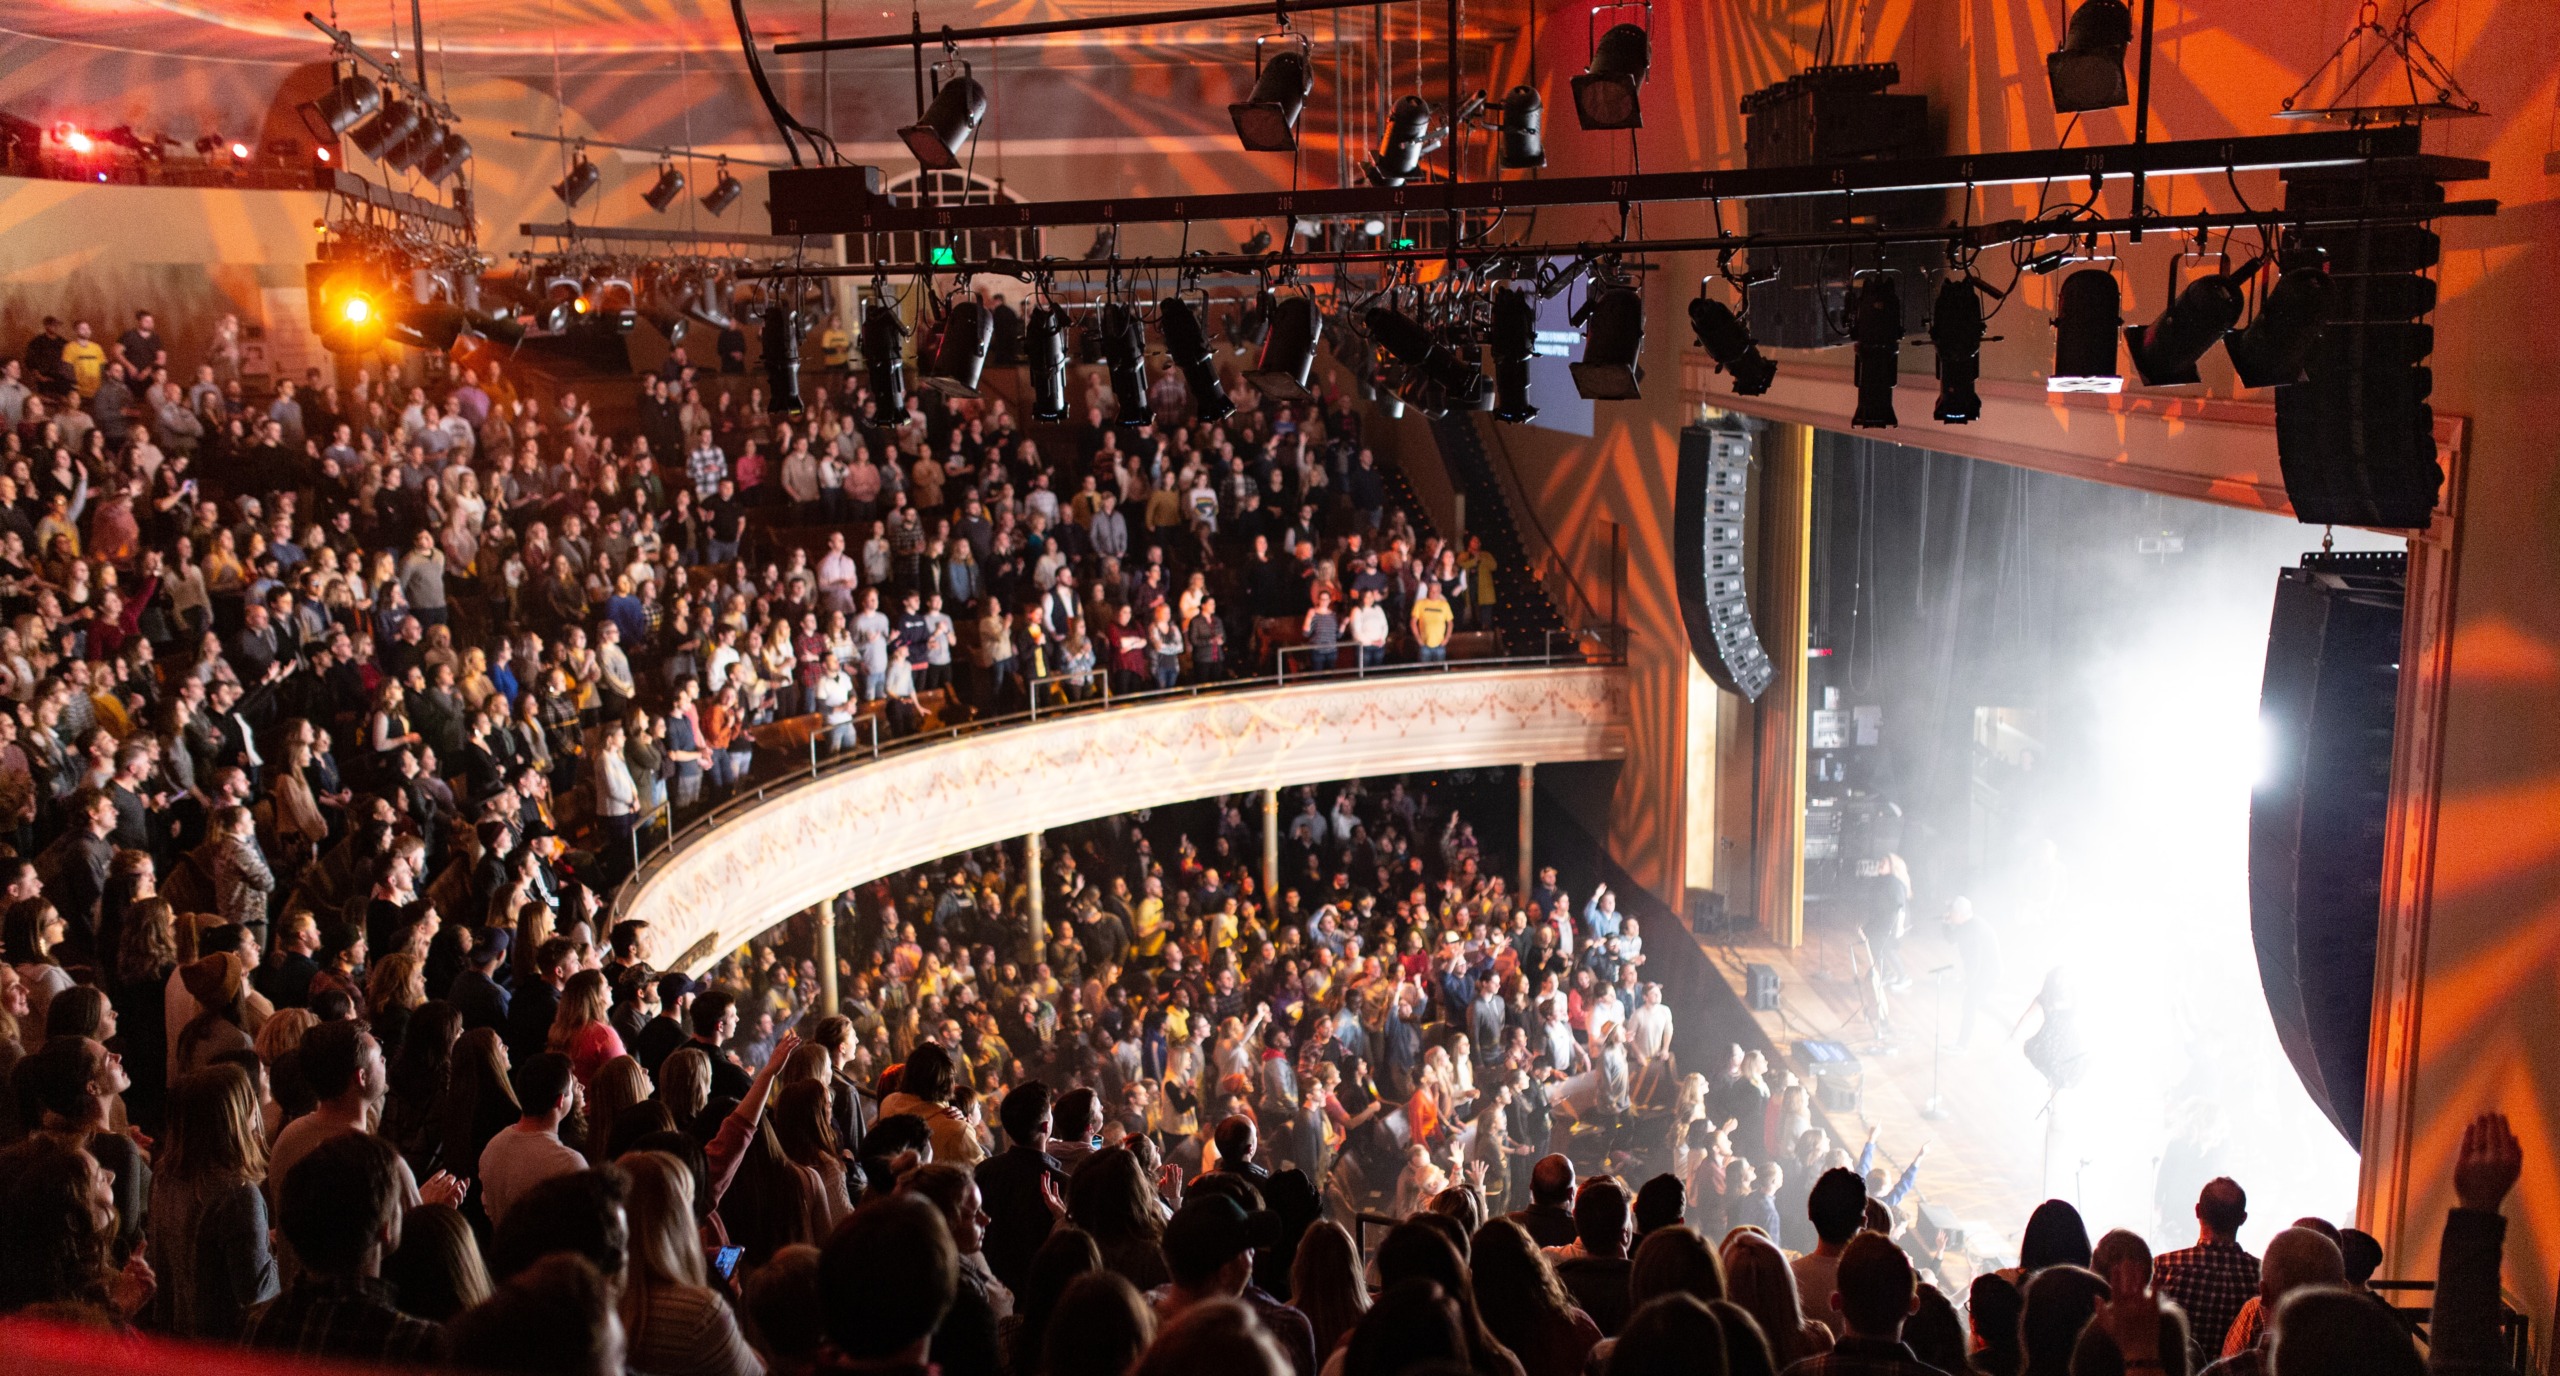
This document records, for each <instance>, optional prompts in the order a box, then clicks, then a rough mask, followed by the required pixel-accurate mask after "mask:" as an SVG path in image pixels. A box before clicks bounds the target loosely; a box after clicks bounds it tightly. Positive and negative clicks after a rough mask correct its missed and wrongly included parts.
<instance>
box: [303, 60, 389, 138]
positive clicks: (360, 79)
mask: <svg viewBox="0 0 2560 1376" xmlns="http://www.w3.org/2000/svg"><path fill="white" fill-rule="evenodd" d="M311 108H312V110H313V112H314V113H316V114H318V115H319V116H320V122H321V123H323V124H325V125H327V126H329V132H330V133H332V134H343V133H345V132H347V131H348V130H350V129H353V128H355V127H356V126H357V125H358V124H361V123H363V122H364V121H365V120H367V119H369V118H371V117H372V115H373V113H374V112H375V111H377V110H379V109H381V108H382V88H381V87H379V86H376V85H374V84H373V78H371V77H368V76H366V75H365V74H364V73H362V72H358V71H352V70H351V71H349V72H348V73H347V74H346V75H345V76H342V77H340V78H338V80H337V83H336V84H335V85H332V86H331V87H330V88H329V89H328V90H326V91H323V92H321V93H320V98H319V99H318V100H315V101H313V102H311Z"/></svg>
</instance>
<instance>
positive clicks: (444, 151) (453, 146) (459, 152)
mask: <svg viewBox="0 0 2560 1376" xmlns="http://www.w3.org/2000/svg"><path fill="white" fill-rule="evenodd" d="M470 158H471V140H469V139H466V138H464V137H463V136H462V135H461V133H460V132H458V131H456V130H452V129H447V130H444V131H443V132H442V136H441V137H439V138H438V139H436V141H435V142H434V143H433V144H432V145H430V146H429V147H428V149H427V153H426V156H425V157H422V158H420V159H418V175H419V176H421V177H424V178H426V179H427V184H428V185H430V186H442V185H444V184H445V182H446V180H447V179H449V178H451V177H452V176H453V174H454V173H456V172H459V171H461V170H462V164H463V163H465V162H467V161H469V160H470Z"/></svg>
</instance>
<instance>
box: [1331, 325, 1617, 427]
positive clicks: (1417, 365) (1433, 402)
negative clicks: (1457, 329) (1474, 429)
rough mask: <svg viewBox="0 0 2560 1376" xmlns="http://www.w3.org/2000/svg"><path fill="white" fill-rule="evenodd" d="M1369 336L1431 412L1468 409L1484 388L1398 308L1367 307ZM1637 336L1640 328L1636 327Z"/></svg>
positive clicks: (1477, 373) (1472, 371) (1475, 372)
mask: <svg viewBox="0 0 2560 1376" xmlns="http://www.w3.org/2000/svg"><path fill="white" fill-rule="evenodd" d="M1362 323H1363V324H1365V325H1366V326H1367V327H1368V330H1369V337H1370V338H1371V339H1374V340H1376V341H1377V342H1378V346H1379V347H1380V348H1383V349H1385V350H1386V351H1387V353H1388V354H1389V355H1391V356H1392V357H1393V358H1394V359H1395V361H1396V362H1397V363H1399V364H1402V365H1403V366H1404V369H1405V371H1406V372H1407V373H1409V374H1411V375H1412V378H1413V380H1414V381H1415V382H1416V383H1417V384H1419V385H1418V386H1417V387H1416V388H1415V389H1414V392H1413V394H1411V395H1410V397H1409V399H1411V400H1413V401H1416V402H1419V403H1421V404H1422V406H1423V409H1424V410H1427V411H1431V412H1434V413H1435V414H1436V413H1438V412H1441V411H1448V410H1472V409H1474V407H1475V404H1476V398H1477V396H1478V395H1479V394H1481V393H1482V392H1483V390H1484V373H1483V372H1482V370H1480V369H1478V368H1477V367H1476V366H1475V365H1474V364H1473V363H1470V362H1468V361H1467V359H1466V358H1465V357H1464V356H1462V355H1461V354H1459V352H1458V351H1457V350H1455V349H1452V348H1450V347H1449V346H1448V345H1447V344H1445V343H1443V342H1441V340H1440V339H1439V338H1438V337H1437V336H1436V335H1434V334H1433V333H1432V332H1431V330H1430V329H1429V327H1427V326H1425V325H1423V324H1422V323H1421V322H1420V321H1417V320H1415V319H1414V318H1413V317H1412V316H1409V315H1406V314H1405V313H1404V312H1402V311H1395V310H1389V309H1388V308H1386V307H1384V306H1371V307H1370V308H1369V313H1368V314H1367V315H1366V316H1363V317H1362ZM1637 333H1638V335H1639V337H1641V335H1642V333H1643V327H1642V325H1641V324H1639V325H1638V327H1637Z"/></svg>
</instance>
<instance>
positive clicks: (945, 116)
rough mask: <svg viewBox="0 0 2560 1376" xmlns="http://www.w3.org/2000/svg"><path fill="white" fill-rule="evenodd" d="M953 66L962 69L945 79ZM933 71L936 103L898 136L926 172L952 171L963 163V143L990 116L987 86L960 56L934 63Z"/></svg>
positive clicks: (934, 100) (899, 132) (929, 106)
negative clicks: (946, 71) (944, 76)
mask: <svg viewBox="0 0 2560 1376" xmlns="http://www.w3.org/2000/svg"><path fill="white" fill-rule="evenodd" d="M953 67H957V68H959V74H958V75H957V76H954V77H951V78H950V79H948V80H945V79H943V75H942V74H943V72H944V71H945V70H947V69H949V68H953ZM933 71H934V91H933V103H932V104H930V105H928V106H926V107H925V111H924V118H923V119H920V120H918V121H916V122H915V123H913V124H910V125H908V126H907V127H906V128H904V129H901V130H899V131H898V136H899V137H900V138H903V139H905V140H906V141H907V148H908V150H909V151H911V152H913V153H914V154H915V155H916V162H917V164H918V165H920V166H922V167H924V168H925V169H926V170H927V171H932V172H950V171H955V170H957V169H958V168H959V166H960V148H961V146H962V145H963V144H966V143H967V142H968V141H969V138H970V136H971V135H973V134H975V133H977V132H978V122H979V121H980V120H983V119H985V118H986V117H987V88H986V87H984V86H981V85H979V84H978V79H977V78H976V77H975V76H973V75H971V74H970V69H969V64H968V63H966V62H963V61H961V60H960V59H959V58H957V57H946V58H945V59H944V60H943V61H941V62H937V63H935V64H934V68H933Z"/></svg>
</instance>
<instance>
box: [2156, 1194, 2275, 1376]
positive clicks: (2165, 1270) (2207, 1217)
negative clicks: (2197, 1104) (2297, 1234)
mask: <svg viewBox="0 0 2560 1376" xmlns="http://www.w3.org/2000/svg"><path fill="white" fill-rule="evenodd" d="M2248 1220H2249V1196H2248V1193H2247V1192H2246V1191H2244V1190H2242V1189H2241V1188H2240V1184H2239V1182H2238V1181H2236V1180H2233V1179H2231V1178H2230V1177H2228V1176H2219V1177H2216V1178H2214V1179H2212V1180H2209V1181H2207V1182H2205V1187H2204V1190H2203V1191H2202V1192H2201V1193H2199V1194H2198V1195H2197V1196H2196V1227H2197V1232H2198V1236H2197V1238H2196V1245H2195V1246H2193V1247H2188V1248H2183V1249H2181V1250H2179V1251H2175V1252H2166V1253H2163V1254H2162V1255H2161V1256H2160V1258H2159V1259H2158V1260H2157V1261H2155V1262H2153V1263H2152V1276H2153V1278H2154V1279H2153V1284H2154V1285H2155V1286H2156V1287H2157V1288H2158V1289H2159V1291H2160V1293H2161V1294H2163V1295H2166V1296H2168V1297H2169V1298H2171V1299H2173V1300H2176V1301H2177V1302H2178V1307H2179V1308H2181V1309H2184V1310H2186V1311H2187V1343H2188V1347H2189V1348H2190V1353H2189V1365H2190V1367H2191V1369H2195V1368H2201V1367H2203V1365H2204V1364H2205V1363H2206V1362H2209V1361H2212V1360H2213V1359H2214V1358H2216V1357H2219V1356H2221V1355H2222V1339H2223V1335H2225V1334H2227V1333H2229V1332H2230V1331H2231V1322H2232V1320H2234V1319H2236V1318H2238V1317H2240V1310H2241V1307H2242V1306H2244V1305H2246V1304H2247V1303H2248V1302H2249V1297H2250V1296H2252V1295H2255V1294H2257V1293H2258V1259H2257V1258H2256V1257H2253V1256H2251V1255H2249V1254H2248V1253H2247V1252H2245V1251H2243V1250H2241V1247H2240V1243H2239V1241H2238V1239H2239V1235H2240V1225H2241V1224H2243V1223H2245V1222H2247V1221H2248Z"/></svg>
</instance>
